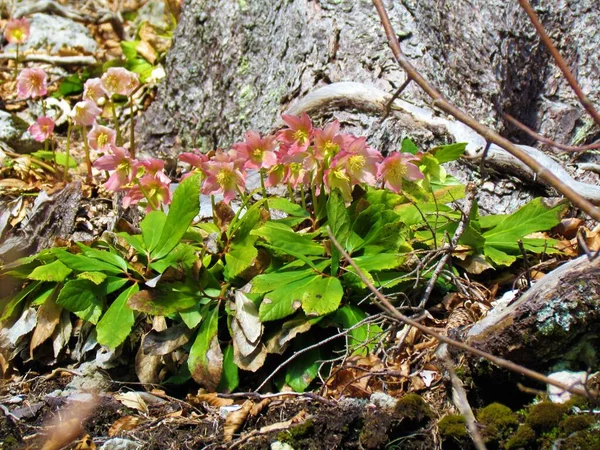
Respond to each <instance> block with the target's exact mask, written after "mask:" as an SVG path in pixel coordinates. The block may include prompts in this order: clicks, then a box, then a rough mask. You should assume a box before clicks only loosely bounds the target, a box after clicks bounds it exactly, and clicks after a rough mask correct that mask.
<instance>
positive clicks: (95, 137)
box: [87, 122, 116, 151]
mask: <svg viewBox="0 0 600 450" xmlns="http://www.w3.org/2000/svg"><path fill="white" fill-rule="evenodd" d="M87 139H88V143H89V145H90V147H92V148H93V149H94V150H99V151H105V150H108V149H110V147H111V146H113V145H115V139H116V132H115V131H114V130H111V129H110V128H108V127H104V126H102V125H98V123H97V122H96V123H94V126H93V127H92V129H91V130H90V132H89V133H88V135H87Z"/></svg>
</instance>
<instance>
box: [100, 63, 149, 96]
mask: <svg viewBox="0 0 600 450" xmlns="http://www.w3.org/2000/svg"><path fill="white" fill-rule="evenodd" d="M102 84H103V85H104V89H106V92H107V93H108V94H109V95H110V96H112V95H114V94H119V95H124V96H126V97H129V96H130V95H131V94H132V93H133V91H135V90H136V88H137V87H138V86H139V85H140V82H139V81H138V77H137V75H136V74H135V73H133V72H130V71H129V70H127V69H124V68H123V67H111V68H110V69H108V70H107V71H106V73H104V75H102Z"/></svg>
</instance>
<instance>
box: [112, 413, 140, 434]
mask: <svg viewBox="0 0 600 450" xmlns="http://www.w3.org/2000/svg"><path fill="white" fill-rule="evenodd" d="M145 421H146V420H145V419H143V418H141V417H136V416H125V417H121V418H120V419H118V420H116V421H115V422H114V423H113V424H112V425H111V426H110V428H109V430H108V436H109V437H113V436H115V435H117V434H118V433H120V432H122V431H130V430H133V429H135V428H137V427H138V426H139V425H141V424H142V423H144V422H145Z"/></svg>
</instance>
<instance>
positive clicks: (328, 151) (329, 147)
mask: <svg viewBox="0 0 600 450" xmlns="http://www.w3.org/2000/svg"><path fill="white" fill-rule="evenodd" d="M339 151H340V146H339V145H337V144H336V143H335V142H333V141H327V142H326V143H325V145H324V146H323V152H324V153H325V157H326V158H328V157H329V156H335V155H336V154H337V152H339Z"/></svg>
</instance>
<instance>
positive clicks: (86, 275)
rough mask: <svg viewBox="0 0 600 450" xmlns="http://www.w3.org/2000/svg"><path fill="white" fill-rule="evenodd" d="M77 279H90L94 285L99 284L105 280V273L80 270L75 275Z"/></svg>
mask: <svg viewBox="0 0 600 450" xmlns="http://www.w3.org/2000/svg"><path fill="white" fill-rule="evenodd" d="M77 278H78V279H79V280H90V281H91V282H92V283H94V284H95V285H97V286H98V285H100V284H102V283H104V280H106V274H105V273H102V272H81V273H80V274H79V275H77Z"/></svg>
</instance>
